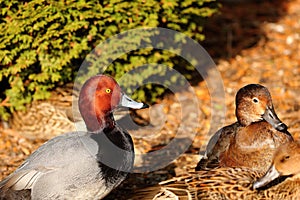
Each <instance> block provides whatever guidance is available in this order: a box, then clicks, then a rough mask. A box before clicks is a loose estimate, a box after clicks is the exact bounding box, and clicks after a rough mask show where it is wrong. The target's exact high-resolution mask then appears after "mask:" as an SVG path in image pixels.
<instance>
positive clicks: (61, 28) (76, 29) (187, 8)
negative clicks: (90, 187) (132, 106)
mask: <svg viewBox="0 0 300 200" xmlns="http://www.w3.org/2000/svg"><path fill="white" fill-rule="evenodd" d="M0 5H1V8H2V12H1V13H0V15H1V18H0V60H1V64H0V65H1V66H0V67H1V68H0V86H1V87H0V118H1V125H0V137H1V139H0V179H3V178H4V177H5V176H7V175H8V174H10V173H11V172H12V171H13V170H15V169H16V167H18V166H19V165H20V164H21V163H22V162H23V161H24V159H26V157H28V156H29V155H30V153H31V152H32V151H34V150H35V149H36V148H37V147H38V146H40V145H41V144H42V143H44V142H45V141H47V140H48V139H50V138H52V137H54V136H56V135H59V134H61V133H63V132H67V131H72V130H75V127H74V121H75V122H76V121H80V117H79V119H77V118H78V117H76V116H75V114H74V112H73V110H72V104H73V103H76V98H73V96H74V97H76V96H77V95H78V88H80V86H79V85H74V84H73V83H74V79H75V77H76V76H78V75H80V77H82V79H81V80H79V83H81V82H80V81H82V82H83V81H84V79H85V78H87V77H89V76H91V75H94V74H97V73H99V66H101V65H102V63H97V62H93V59H91V60H88V61H89V67H88V68H87V71H86V72H85V73H84V74H78V69H79V67H80V66H81V64H82V62H83V61H84V59H85V58H86V56H87V55H88V54H89V53H90V52H91V51H92V50H93V49H94V48H95V47H96V46H97V45H98V44H99V43H101V42H103V41H105V40H107V39H109V38H110V37H112V36H114V35H116V34H118V33H121V32H124V31H127V30H130V29H133V28H142V27H162V28H169V29H172V30H175V31H179V32H181V33H184V34H186V35H187V36H189V37H191V38H192V39H194V40H196V41H197V42H199V43H200V44H201V45H202V46H203V47H204V48H205V49H206V51H207V52H208V53H209V55H210V56H211V57H212V59H213V60H214V62H215V63H216V67H217V70H218V71H219V72H220V73H221V76H222V81H223V84H224V88H225V104H224V105H225V108H223V107H222V108H219V109H220V110H224V109H226V118H225V119H224V118H222V117H221V116H220V119H219V121H217V122H214V124H217V126H218V127H216V128H220V127H222V126H224V125H225V124H230V123H233V122H235V120H236V119H235V105H234V98H235V94H236V92H237V90H238V89H239V88H241V87H243V86H244V85H246V84H249V83H260V84H262V85H264V86H266V87H268V89H269V90H270V92H271V95H272V98H273V103H274V107H275V110H276V112H277V114H278V116H279V118H280V119H281V120H282V121H283V122H284V123H286V124H287V125H288V126H289V131H290V132H291V134H292V135H293V136H295V137H296V138H298V137H299V131H300V121H299V117H298V116H299V114H300V111H299V110H300V97H299V92H300V91H299V90H300V75H299V72H300V54H299V52H300V20H299V19H300V0H289V1H286V0H275V1H271V0H260V1H259V0H256V1H255V0H223V1H214V0H200V1H199V0H182V1H178V0H161V1H133V2H129V1H128V2H127V1H122V0H113V1H101V2H99V1H84V0H83V1H78V2H77V1H68V0H64V1H63V0H60V1H51V0H49V1H40V0H39V1H37V0H32V1H8V0H3V1H1V2H0ZM153 34H154V35H153V37H154V36H155V33H153ZM150 37H151V35H150ZM174 39H175V38H174ZM131 42H134V43H137V44H140V43H144V42H147V41H145V40H144V38H139V37H135V38H133V40H132V41H131ZM119 48H120V47H119V46H118V45H115V48H114V49H110V50H111V52H114V51H118V49H119ZM94 55H95V56H105V55H106V54H105V53H103V52H102V51H96V52H95V53H94ZM105 58H106V57H105ZM106 59H107V60H110V59H112V58H110V57H107V58H106ZM148 63H159V64H164V65H167V66H168V67H171V68H173V69H176V70H177V71H179V72H180V73H181V74H183V75H184V77H185V78H186V79H187V80H188V81H189V82H190V84H191V85H192V88H193V90H194V91H195V93H192V92H190V91H187V90H186V89H185V87H179V88H178V90H176V91H170V90H168V88H165V87H163V86H162V85H157V84H147V85H143V86H141V87H139V88H138V89H137V90H133V89H132V88H135V84H136V83H132V82H129V81H128V82H127V83H124V84H123V85H122V88H123V89H124V90H125V92H127V93H128V94H131V96H132V97H133V98H134V99H136V100H138V101H145V102H147V103H149V104H151V105H152V106H151V108H150V109H148V110H141V111H130V115H129V116H124V115H123V114H122V113H121V114H120V116H121V118H122V119H120V120H121V121H120V123H121V124H122V123H123V124H126V123H127V121H126V117H127V118H128V117H129V118H130V119H132V120H133V121H134V122H135V123H136V124H138V125H139V126H140V127H143V126H149V125H151V126H152V127H154V128H153V129H151V130H155V132H154V133H152V134H151V137H146V136H147V134H149V129H143V128H140V129H139V128H136V127H132V128H131V129H130V128H129V130H128V131H129V132H130V133H131V134H132V135H133V136H137V137H134V143H135V148H136V152H138V153H141V154H142V153H147V152H151V151H155V150H158V149H160V148H162V147H163V146H165V145H167V144H168V143H169V142H170V141H171V140H172V138H174V137H175V134H176V132H177V130H178V128H179V126H180V125H181V124H184V125H183V126H182V127H181V128H183V130H185V131H186V132H197V135H196V136H195V137H193V138H186V136H185V135H182V142H181V143H179V144H178V145H179V146H180V145H181V144H182V145H185V144H186V143H191V145H190V147H189V149H188V150H187V151H186V153H184V154H182V155H181V156H180V157H179V158H178V159H176V160H174V161H173V162H172V163H170V165H168V166H166V167H165V168H163V169H161V170H157V171H155V172H151V173H143V174H133V175H131V176H130V177H129V178H128V180H127V181H125V182H124V184H122V186H121V187H120V188H118V189H117V190H115V191H114V192H113V193H112V194H111V195H110V196H108V197H107V199H116V198H118V199H122V197H124V194H126V193H128V192H130V191H131V189H132V188H135V187H136V188H137V187H145V186H147V185H151V184H154V183H157V182H159V181H161V180H165V179H166V178H170V177H172V176H174V175H180V174H182V173H184V172H185V171H187V170H190V169H192V168H193V167H194V166H195V165H196V163H197V162H198V160H199V152H200V151H202V150H203V149H204V148H205V145H206V143H207V140H208V139H209V136H210V135H209V130H210V128H211V124H212V123H211V116H212V113H211V96H210V93H209V91H208V88H207V84H206V82H205V81H203V80H204V78H205V77H201V75H200V74H199V73H198V72H197V70H195V68H194V67H193V66H192V65H191V64H190V63H188V62H187V61H186V60H184V59H183V58H180V57H179V56H177V55H175V54H172V53H170V52H168V51H164V50H157V49H151V48H148V49H139V50H136V51H132V52H130V53H128V54H126V55H123V56H121V57H119V58H118V59H117V60H114V62H112V63H111V64H110V65H109V66H108V68H107V69H106V70H105V73H106V74H109V75H111V76H113V77H115V78H116V79H117V80H118V79H119V78H121V77H122V76H123V75H124V74H126V73H127V72H130V71H131V70H134V69H137V68H139V67H140V66H143V65H145V64H148ZM153 70H156V69H153ZM165 73H166V71H163V70H162V71H159V72H158V74H159V75H160V76H162V77H163V76H165ZM151 74H152V73H151V72H147V71H141V72H140V73H139V75H140V77H139V78H140V79H150V78H151ZM170 82H171V83H173V84H179V83H178V80H176V77H175V78H172V79H170ZM74 88H75V90H73V89H74ZM183 97H184V98H183ZM194 97H196V98H197V99H198V102H199V103H198V106H199V108H197V109H198V110H199V111H200V114H199V116H197V117H189V118H188V116H186V118H184V119H183V118H180V117H178V116H179V115H180V114H181V113H182V110H184V111H185V112H189V110H190V111H191V112H192V111H193V109H195V108H193V107H189V106H188V105H190V102H191V101H192V99H193V98H194ZM223 103H224V102H223ZM222 105H223V104H222V103H220V106H222ZM70 113H71V114H70ZM124 117H125V118H124ZM183 120H185V121H183ZM183 122H184V123H183ZM194 124H197V125H198V126H196V127H195V126H193V125H194ZM155 127H158V128H157V129H155ZM194 127H195V128H194ZM143 136H145V137H143ZM178 148H180V147H178ZM143 162H144V161H143V159H142V157H141V158H139V157H138V159H137V161H136V163H135V165H136V166H141V165H143Z"/></svg>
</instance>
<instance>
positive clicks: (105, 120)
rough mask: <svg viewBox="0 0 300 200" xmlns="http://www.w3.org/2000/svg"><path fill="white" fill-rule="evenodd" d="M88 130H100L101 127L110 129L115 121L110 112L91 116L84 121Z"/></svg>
mask: <svg viewBox="0 0 300 200" xmlns="http://www.w3.org/2000/svg"><path fill="white" fill-rule="evenodd" d="M85 123H86V126H87V130H88V131H89V132H100V131H102V130H103V129H106V130H110V129H113V128H114V126H115V121H114V117H113V114H112V112H109V113H106V114H104V113H103V115H98V116H97V117H95V116H94V117H93V119H88V120H86V121H85Z"/></svg>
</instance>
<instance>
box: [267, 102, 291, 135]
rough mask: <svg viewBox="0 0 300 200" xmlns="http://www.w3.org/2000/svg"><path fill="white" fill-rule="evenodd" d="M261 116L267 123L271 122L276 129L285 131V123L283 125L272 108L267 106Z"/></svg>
mask: <svg viewBox="0 0 300 200" xmlns="http://www.w3.org/2000/svg"><path fill="white" fill-rule="evenodd" d="M263 118H264V120H266V121H267V122H268V123H269V124H271V125H272V126H273V127H274V128H275V129H276V130H278V131H281V132H285V131H287V125H285V124H284V123H283V122H282V121H280V119H279V118H278V117H277V115H276V113H275V111H274V109H273V108H270V107H268V108H267V109H266V112H265V113H264V114H263Z"/></svg>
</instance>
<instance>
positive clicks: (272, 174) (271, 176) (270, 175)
mask: <svg viewBox="0 0 300 200" xmlns="http://www.w3.org/2000/svg"><path fill="white" fill-rule="evenodd" d="M278 177H280V173H279V172H278V171H277V170H276V168H275V166H274V165H272V166H271V167H270V169H269V170H268V171H267V173H266V174H265V175H264V176H263V177H261V178H260V179H258V180H257V181H255V182H254V183H253V189H259V188H261V187H264V186H266V185H267V184H268V183H270V182H271V181H273V180H275V179H276V178H278Z"/></svg>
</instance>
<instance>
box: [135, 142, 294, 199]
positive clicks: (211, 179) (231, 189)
mask: <svg viewBox="0 0 300 200" xmlns="http://www.w3.org/2000/svg"><path fill="white" fill-rule="evenodd" d="M299 165H300V143H299V142H294V141H292V142H288V143H286V144H283V145H282V146H280V147H279V148H278V149H277V150H276V151H275V154H274V157H273V161H272V166H271V167H270V168H269V170H268V172H267V173H266V174H265V175H264V174H263V173H262V172H258V171H255V170H253V169H251V168H247V167H237V168H230V167H221V168H215V169H211V170H202V171H196V172H192V173H189V174H187V175H184V176H181V177H174V178H172V179H170V180H167V181H164V182H161V183H160V186H156V187H152V188H147V189H143V191H139V192H136V193H135V194H136V197H134V198H133V200H135V199H136V200H137V199H138V198H139V197H141V196H143V198H142V199H145V200H147V199H153V200H163V199H168V200H180V199H188V200H191V199H216V200H219V199H237V200H238V199H249V200H250V199H251V200H253V199H270V200H277V199H299V198H300V169H299ZM260 177H261V178H260Z"/></svg>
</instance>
